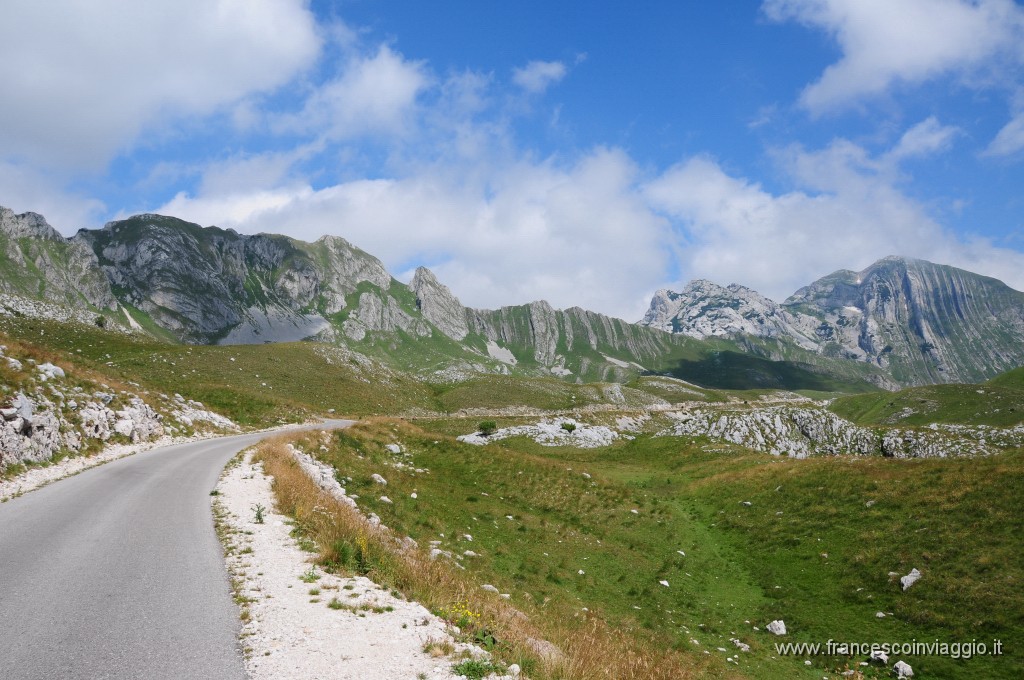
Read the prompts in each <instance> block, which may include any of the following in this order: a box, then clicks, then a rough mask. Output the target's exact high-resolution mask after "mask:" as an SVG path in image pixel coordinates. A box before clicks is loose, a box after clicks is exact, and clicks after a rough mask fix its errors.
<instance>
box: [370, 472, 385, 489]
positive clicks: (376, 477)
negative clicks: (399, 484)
mask: <svg viewBox="0 0 1024 680" xmlns="http://www.w3.org/2000/svg"><path fill="white" fill-rule="evenodd" d="M370 479H372V480H373V481H375V482H377V483H378V484H380V485H381V486H387V485H388V480H386V479H384V478H383V477H381V476H380V475H378V474H377V473H376V472H374V473H373V474H372V475H370Z"/></svg>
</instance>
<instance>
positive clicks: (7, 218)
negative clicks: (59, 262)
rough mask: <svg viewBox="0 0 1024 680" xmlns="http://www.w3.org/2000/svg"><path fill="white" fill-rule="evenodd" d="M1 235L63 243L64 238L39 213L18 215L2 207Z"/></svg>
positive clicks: (0, 218)
mask: <svg viewBox="0 0 1024 680" xmlns="http://www.w3.org/2000/svg"><path fill="white" fill-rule="evenodd" d="M0 233H3V234H6V235H7V236H8V237H10V238H25V237H28V238H40V239H46V240H48V241H63V240H64V237H63V236H61V235H60V233H59V232H58V231H57V230H56V229H54V228H53V227H51V226H50V224H49V222H47V221H46V218H44V217H43V216H42V215H40V214H39V213H34V212H26V213H21V214H20V215H16V214H15V213H14V211H13V210H11V209H9V208H4V207H3V206H0Z"/></svg>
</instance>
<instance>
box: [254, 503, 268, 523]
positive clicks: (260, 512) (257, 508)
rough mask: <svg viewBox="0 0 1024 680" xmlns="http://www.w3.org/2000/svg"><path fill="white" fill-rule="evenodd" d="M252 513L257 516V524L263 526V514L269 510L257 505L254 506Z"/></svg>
mask: <svg viewBox="0 0 1024 680" xmlns="http://www.w3.org/2000/svg"><path fill="white" fill-rule="evenodd" d="M252 511H253V513H255V515H256V524H263V513H265V512H266V511H267V509H266V508H265V507H264V506H263V505H260V504H259V503H255V504H253V506H252Z"/></svg>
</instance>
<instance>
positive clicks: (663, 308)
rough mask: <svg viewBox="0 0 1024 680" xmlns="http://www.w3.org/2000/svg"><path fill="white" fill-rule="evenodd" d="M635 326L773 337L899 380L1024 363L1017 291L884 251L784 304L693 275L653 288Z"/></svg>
mask: <svg viewBox="0 0 1024 680" xmlns="http://www.w3.org/2000/svg"><path fill="white" fill-rule="evenodd" d="M641 323H642V324H644V325H647V326H651V327H655V328H661V329H663V330H666V331H669V332H673V333H680V334H685V335H689V336H692V337H695V338H708V337H728V338H742V337H745V336H746V337H754V338H772V339H782V340H785V341H788V342H792V343H793V344H795V345H796V346H798V347H801V348H804V349H808V350H811V351H814V352H816V353H818V354H822V355H825V356H829V357H836V358H844V359H853V360H856V361H860V362H865V363H870V364H873V365H875V366H878V367H880V368H882V369H885V371H886V372H888V373H889V374H890V375H891V376H892V377H893V378H894V379H895V381H896V382H897V383H899V384H902V385H917V384H929V383H941V382H972V381H977V380H982V379H986V378H990V377H992V376H994V375H997V374H998V373H1001V372H1003V371H1005V370H1008V369H1010V368H1014V367H1016V366H1019V365H1021V364H1024V343H1021V341H1020V340H1021V338H1022V336H1024V293H1020V292H1018V291H1015V290H1013V289H1011V288H1009V287H1008V286H1006V285H1005V284H1003V283H1001V282H999V281H997V280H995V279H991V278H988V277H985V276H980V275H977V274H972V273H970V272H966V271H963V270H960V269H956V268H954V267H949V266H944V265H937V264H932V263H930V262H925V261H922V260H913V259H908V258H901V257H887V258H885V259H883V260H879V261H878V262H876V263H875V264H873V265H871V266H870V267H868V268H867V269H865V270H864V271H861V272H852V271H839V272H836V273H834V274H831V275H829V276H826V277H824V278H822V279H820V280H818V281H816V282H814V283H812V284H811V285H809V286H807V287H805V288H801V289H800V290H799V291H797V292H796V293H794V294H793V295H792V296H791V297H790V298H789V299H787V300H786V301H785V302H783V303H782V304H778V303H775V302H773V301H771V300H768V299H767V298H764V297H763V296H761V295H759V294H757V293H756V292H754V291H751V290H750V289H747V288H744V287H742V286H737V285H731V286H729V287H728V288H723V287H721V286H717V285H715V284H712V283H709V282H707V281H694V282H692V283H690V284H689V285H688V286H687V287H686V288H685V289H684V290H683V291H682V292H680V293H673V292H671V291H659V292H658V293H657V294H656V295H655V297H654V299H653V300H652V302H651V307H650V309H649V310H648V312H647V314H646V316H645V317H644V319H643V321H641Z"/></svg>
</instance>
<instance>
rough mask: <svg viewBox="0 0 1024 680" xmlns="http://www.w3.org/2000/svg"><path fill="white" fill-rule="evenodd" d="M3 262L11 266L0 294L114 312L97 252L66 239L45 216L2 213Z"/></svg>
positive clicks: (4, 210) (0, 244) (0, 252)
mask: <svg viewBox="0 0 1024 680" xmlns="http://www.w3.org/2000/svg"><path fill="white" fill-rule="evenodd" d="M0 258H4V259H6V260H7V262H8V263H9V264H8V268H9V271H8V272H7V273H5V275H4V276H0V293H8V294H11V295H22V296H26V297H29V298H43V299H46V300H48V301H50V302H59V303H63V304H67V305H70V306H80V305H82V303H83V302H84V303H85V304H88V305H92V306H93V307H96V308H97V309H114V308H115V306H116V301H115V299H114V295H113V292H112V291H111V289H110V284H109V283H108V281H107V279H106V277H105V276H104V275H103V273H102V272H101V271H100V269H99V263H98V262H97V259H96V256H95V255H94V254H93V252H92V251H91V250H90V249H89V248H86V247H83V245H82V244H80V243H78V242H76V241H74V240H68V239H65V238H64V237H63V236H61V235H60V234H59V233H57V230H56V229H54V228H53V227H51V226H50V225H49V224H48V223H47V222H46V220H45V219H43V217H42V215H37V214H36V213H24V214H21V215H15V214H14V212H13V211H11V210H9V209H7V208H4V207H0Z"/></svg>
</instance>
